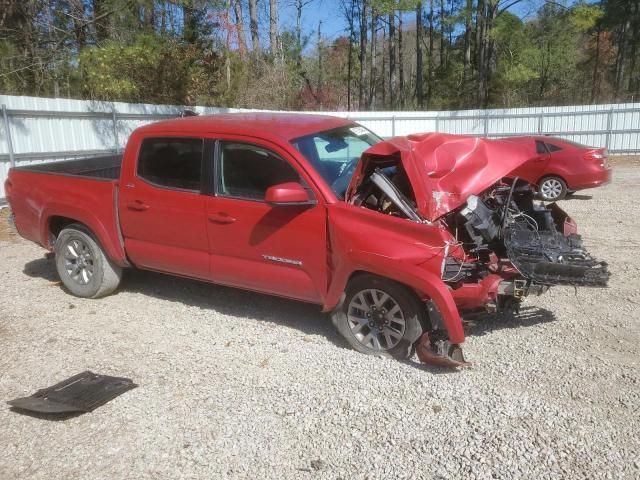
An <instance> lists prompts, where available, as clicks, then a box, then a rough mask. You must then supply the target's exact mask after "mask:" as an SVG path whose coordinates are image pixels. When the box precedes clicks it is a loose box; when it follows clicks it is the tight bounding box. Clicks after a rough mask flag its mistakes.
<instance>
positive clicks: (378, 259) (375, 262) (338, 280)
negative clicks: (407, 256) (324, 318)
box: [323, 250, 464, 343]
mask: <svg viewBox="0 0 640 480" xmlns="http://www.w3.org/2000/svg"><path fill="white" fill-rule="evenodd" d="M349 257H350V258H349V260H350V262H349V263H350V264H351V268H349V266H348V265H344V266H343V267H342V268H341V269H339V270H338V271H336V272H335V274H334V276H333V278H332V282H331V285H330V287H329V291H328V293H327V296H326V298H325V303H324V305H323V311H325V312H328V311H331V310H333V309H334V308H336V307H337V306H339V305H340V303H341V301H342V299H343V298H344V297H343V295H344V291H345V289H346V287H347V285H348V283H349V281H350V280H351V279H352V278H354V277H355V276H358V275H363V274H368V275H374V276H378V277H382V278H385V279H388V280H392V281H394V282H397V283H399V284H401V285H403V286H405V287H407V288H408V289H409V290H411V291H412V292H414V293H415V294H416V295H417V296H418V298H419V299H420V300H427V299H430V300H432V301H433V303H434V304H435V306H436V307H437V308H438V310H439V311H440V313H441V314H442V318H443V321H444V324H445V327H446V329H447V332H448V334H449V339H450V341H451V342H452V343H462V342H464V327H463V326H462V319H461V318H460V313H459V312H458V307H457V306H456V304H455V301H454V299H453V296H452V295H451V292H450V291H449V288H448V287H447V285H446V284H445V283H444V282H443V281H442V280H441V279H440V278H439V277H437V276H436V275H434V274H433V273H431V272H429V271H428V270H425V269H423V268H420V267H418V266H415V265H412V264H410V263H407V262H401V261H397V260H394V259H392V258H389V257H384V256H381V255H377V254H372V253H367V252H357V251H353V250H352V251H351V252H349Z"/></svg>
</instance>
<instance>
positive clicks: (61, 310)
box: [0, 163, 640, 480]
mask: <svg viewBox="0 0 640 480" xmlns="http://www.w3.org/2000/svg"><path fill="white" fill-rule="evenodd" d="M638 193H640V167H639V166H637V165H635V164H634V163H625V164H623V165H621V166H618V167H616V171H615V180H614V183H613V184H612V185H610V186H607V187H605V188H602V189H598V190H592V191H586V192H580V194H579V195H576V196H575V197H574V199H572V200H567V201H565V202H563V203H564V205H563V206H564V208H565V209H566V210H568V211H569V212H570V213H571V214H572V215H573V216H574V217H575V218H576V219H577V221H578V222H579V225H580V227H581V231H582V233H583V235H584V236H585V237H586V242H587V245H588V246H589V247H590V249H591V251H592V253H594V254H595V255H596V256H598V257H600V258H602V259H605V260H607V261H608V262H609V263H610V268H611V270H612V272H613V274H614V276H613V277H612V279H611V282H610V288H608V289H602V290H596V289H579V290H577V291H574V289H572V288H555V289H552V290H551V291H550V292H549V293H548V294H546V295H544V296H542V297H537V298H531V299H529V300H528V301H527V302H526V303H525V308H524V309H523V311H522V312H521V314H520V316H519V317H518V318H516V319H515V320H511V321H504V320H498V319H495V318H487V319H486V320H484V321H475V322H473V323H469V324H468V325H467V332H468V335H469V337H468V339H467V342H466V343H465V353H466V355H467V358H468V359H470V360H472V361H473V362H474V366H473V367H472V368H469V369H465V370H462V371H460V372H449V371H444V370H438V369H434V368H429V367H425V366H421V365H419V364H417V363H415V362H409V363H401V362H397V361H393V360H385V359H378V358H372V357H367V356H365V355H361V354H358V353H356V352H355V351H352V350H349V349H347V348H345V347H344V346H343V344H342V342H341V341H340V340H339V338H338V337H337V336H336V334H335V333H334V332H333V330H332V328H331V327H330V322H329V320H328V318H327V317H326V316H325V315H323V314H321V313H320V312H319V311H318V308H317V307H314V306H309V305H304V304H299V303H295V302H289V301H285V300H281V299H276V298H270V297H266V296H261V295H257V294H253V293H247V292H242V291H238V290H232V289H228V288H222V287H217V286H212V285H206V284H201V283H197V282H194V281H189V280H182V279H176V278H171V277H167V276H162V275H158V274H151V273H145V272H129V274H128V275H127V276H126V278H125V281H124V283H123V285H122V286H121V288H120V290H119V291H118V293H117V294H115V295H113V296H110V297H108V298H105V299H102V300H81V299H78V298H74V297H71V296H69V295H67V294H66V293H64V292H63V290H62V289H61V288H60V285H59V283H58V281H57V278H56V274H55V270H54V266H53V263H52V261H50V260H46V259H45V258H43V251H42V250H41V249H40V248H39V247H37V246H35V245H32V244H30V243H27V242H26V241H23V240H22V239H19V238H16V237H12V236H10V235H9V234H8V232H7V231H6V230H5V229H3V228H2V227H0V239H1V240H0V275H1V279H2V280H1V281H0V399H2V400H8V399H11V398H14V397H17V396H24V395H29V394H31V393H33V392H34V391H35V390H37V389H38V388H43V387H45V386H48V385H51V384H53V383H55V382H58V381H60V380H62V379H64V378H66V377H68V376H71V375H73V374H75V373H79V372H81V371H83V370H86V369H90V370H93V371H95V372H99V373H105V374H112V375H118V376H127V377H130V378H132V379H133V380H134V381H135V382H137V383H139V384H140V386H139V387H138V388H137V389H135V390H132V391H129V392H127V393H125V394H124V395H122V396H120V397H118V398H117V399H115V400H113V401H112V402H110V403H108V404H106V405H105V406H103V407H101V408H99V409H97V410H96V411H94V412H93V413H90V414H85V415H81V416H76V417H72V418H68V419H66V420H64V421H52V420H47V419H43V418H37V417H31V416H26V415H19V414H17V413H15V412H12V411H10V409H9V408H8V407H7V406H5V407H1V408H0V439H1V444H2V448H0V479H3V480H4V479H13V478H16V479H17V478H19V479H27V478H43V479H44V478H46V479H48V480H49V479H52V478H53V479H67V478H74V479H75V478H83V479H85V478H101V479H102V478H104V479H121V478H131V479H143V478H149V479H157V478H251V479H253V478H278V479H282V478H301V479H305V478H327V479H337V478H343V479H359V478H390V479H396V478H453V477H454V476H455V477H457V478H535V479H541V478H589V479H592V478H640V453H639V452H640V438H639V432H640V398H639V395H640V369H639V368H638V363H639V360H640V356H639V354H640V347H639V344H640V324H639V319H640V318H639V317H640V309H639V306H638V305H639V304H640V256H639V255H638V249H639V248H640V240H639V239H640V221H639V220H638V213H637V205H638V199H637V195H638ZM2 213H3V214H4V215H2V221H4V218H5V217H6V209H5V210H3V212H2Z"/></svg>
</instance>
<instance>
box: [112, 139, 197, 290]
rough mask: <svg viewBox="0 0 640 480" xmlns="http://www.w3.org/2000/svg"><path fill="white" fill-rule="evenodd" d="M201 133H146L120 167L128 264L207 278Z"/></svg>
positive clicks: (123, 228)
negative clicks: (132, 157) (135, 151)
mask: <svg viewBox="0 0 640 480" xmlns="http://www.w3.org/2000/svg"><path fill="white" fill-rule="evenodd" d="M206 145H208V143H207V141H205V140H203V139H202V138H184V137H157V138H145V139H144V140H143V141H142V143H141V146H140V148H139V152H140V153H139V155H138V158H137V161H136V162H130V164H129V167H128V168H129V169H130V170H129V171H126V172H123V179H125V180H124V181H123V185H121V189H120V207H119V216H120V225H121V229H122V236H123V238H124V245H125V250H126V252H127V255H128V258H129V259H130V260H131V261H132V263H133V264H134V265H135V266H137V267H139V268H144V269H148V270H156V271H161V272H167V273H172V274H177V275H184V276H188V277H195V278H202V279H208V278H209V242H208V236H207V229H206V216H205V203H206V202H205V200H206V198H205V196H204V195H203V194H202V188H203V187H202V185H203V183H204V182H202V172H203V169H204V163H206V162H205V161H204V160H205V158H206V157H205V156H206V153H205V151H210V149H209V148H206Z"/></svg>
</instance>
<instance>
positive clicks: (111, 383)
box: [7, 370, 138, 413]
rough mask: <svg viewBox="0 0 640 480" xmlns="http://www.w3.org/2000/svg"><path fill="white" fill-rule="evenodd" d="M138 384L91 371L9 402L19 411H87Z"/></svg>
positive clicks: (127, 379)
mask: <svg viewBox="0 0 640 480" xmlns="http://www.w3.org/2000/svg"><path fill="white" fill-rule="evenodd" d="M137 386H138V385H136V384H135V383H133V381H132V380H131V379H129V378H121V377H110V376H108V375H98V374H95V373H93V372H90V371H88V370H87V371H86V372H82V373H79V374H77V375H74V376H73V377H70V378H68V379H66V380H64V381H62V382H60V383H56V384H55V385H53V386H51V387H48V388H43V389H41V390H38V391H37V392H36V393H34V394H33V395H31V396H29V397H22V398H16V399H14V400H9V401H8V402H7V403H8V404H9V405H11V406H12V407H14V408H16V409H19V410H27V411H31V412H38V413H73V412H81V413H84V412H91V411H93V410H95V409H96V408H98V407H99V406H101V405H104V404H105V403H107V402H108V401H110V400H113V399H114V398H116V397H117V396H118V395H121V394H123V393H124V392H126V391H128V390H131V389H133V388H135V387H137Z"/></svg>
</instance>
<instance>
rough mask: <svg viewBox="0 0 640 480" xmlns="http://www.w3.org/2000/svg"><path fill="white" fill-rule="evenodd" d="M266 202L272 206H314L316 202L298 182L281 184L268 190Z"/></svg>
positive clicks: (265, 196)
mask: <svg viewBox="0 0 640 480" xmlns="http://www.w3.org/2000/svg"><path fill="white" fill-rule="evenodd" d="M264 200H265V202H267V203H269V204H271V205H312V204H314V203H315V202H314V201H313V200H311V199H310V198H309V194H308V193H307V191H306V190H305V189H304V187H303V186H302V185H300V184H299V183H297V182H287V183H279V184H278V185H273V186H271V187H269V188H267V191H266V192H265V194H264Z"/></svg>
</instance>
